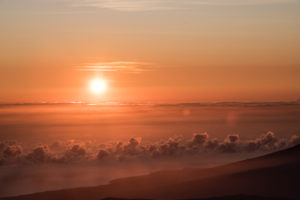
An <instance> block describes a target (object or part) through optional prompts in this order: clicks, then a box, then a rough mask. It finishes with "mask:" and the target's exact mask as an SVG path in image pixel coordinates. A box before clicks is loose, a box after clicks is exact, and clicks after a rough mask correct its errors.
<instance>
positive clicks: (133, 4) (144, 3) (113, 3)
mask: <svg viewBox="0 0 300 200" xmlns="http://www.w3.org/2000/svg"><path fill="white" fill-rule="evenodd" d="M289 2H296V1H295V0H228V1H224V0H77V1H75V3H74V4H73V6H75V7H96V8H107V9H113V10H120V11H149V10H169V9H183V8H190V7H194V6H201V5H213V6H235V5H258V4H277V3H289Z"/></svg>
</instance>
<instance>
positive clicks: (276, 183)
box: [2, 145, 300, 200]
mask: <svg viewBox="0 0 300 200" xmlns="http://www.w3.org/2000/svg"><path fill="white" fill-rule="evenodd" d="M299 169H300V145H297V146H295V147H292V148H289V149H286V150H283V151H279V152H275V153H272V154H268V155H264V156H261V157H258V158H253V159H248V160H244V161H240V162H235V163H232V164H228V165H223V166H218V167H213V168H203V169H201V168H200V169H182V170H173V171H171V170H170V171H159V172H156V173H151V174H149V175H145V176H137V177H130V178H122V179H117V180H114V181H111V183H109V184H107V185H101V186H96V187H86V188H75V189H65V190H59V191H49V192H41V193H36V194H29V195H22V196H16V197H7V198H2V199H3V200H4V199H6V200H66V199H71V200H86V199H88V200H99V199H103V198H106V197H118V198H125V199H126V198H127V199H141V198H142V199H166V200H167V199H205V198H208V199H209V198H210V199H211V200H213V199H222V198H223V199H224V200H227V199H228V200H229V199H233V200H248V199H250V200H251V198H252V199H254V200H261V199H262V200H265V199H268V198H264V196H265V197H269V199H270V200H272V199H275V200H276V198H277V199H300V190H299V188H300V171H299ZM237 194H245V195H242V196H241V195H238V196H235V195H237ZM248 195H249V196H248ZM218 196H219V197H218ZM211 197H214V198H211ZM255 198H256V199H255Z"/></svg>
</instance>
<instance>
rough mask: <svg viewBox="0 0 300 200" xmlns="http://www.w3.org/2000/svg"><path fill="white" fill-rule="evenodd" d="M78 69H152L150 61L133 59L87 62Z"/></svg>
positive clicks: (116, 70) (139, 70)
mask: <svg viewBox="0 0 300 200" xmlns="http://www.w3.org/2000/svg"><path fill="white" fill-rule="evenodd" d="M75 69H76V70H78V71H91V72H93V71H94V72H127V73H141V72H145V71H150V70H152V67H151V64H150V63H144V62H134V61H115V62H96V63H87V64H84V65H82V66H80V67H78V68H75Z"/></svg>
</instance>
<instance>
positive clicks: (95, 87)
mask: <svg viewBox="0 0 300 200" xmlns="http://www.w3.org/2000/svg"><path fill="white" fill-rule="evenodd" d="M106 89H107V84H106V82H105V81H104V80H101V79H94V80H92V81H91V82H90V90H91V91H92V92H93V93H94V94H100V93H103V92H105V91H106Z"/></svg>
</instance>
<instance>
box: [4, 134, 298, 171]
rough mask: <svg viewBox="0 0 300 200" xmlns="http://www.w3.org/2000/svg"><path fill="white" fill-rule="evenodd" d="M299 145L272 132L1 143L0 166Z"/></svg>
mask: <svg viewBox="0 0 300 200" xmlns="http://www.w3.org/2000/svg"><path fill="white" fill-rule="evenodd" d="M297 144H300V137H299V136H296V135H294V136H292V137H290V138H277V137H276V136H275V134H274V133H273V132H271V131H269V132H267V133H264V134H262V135H261V136H259V137H257V138H254V139H252V140H241V139H240V137H239V135H238V134H233V135H228V136H227V137H226V138H224V139H219V138H210V137H209V134H208V133H206V132H204V133H194V134H193V135H192V137H191V138H189V139H185V138H183V137H170V138H168V139H166V140H161V141H156V142H151V143H147V142H144V141H142V138H130V139H129V140H128V141H127V142H111V143H107V144H98V143H97V142H93V141H85V142H80V141H75V140H68V141H57V142H54V143H52V144H41V145H38V146H34V147H32V146H28V145H27V146H26V145H22V144H21V143H19V142H17V141H0V165H2V166H3V165H32V164H34V165H38V164H45V163H56V164H73V163H74V164H75V163H85V162H90V161H93V162H99V163H103V162H106V161H117V162H123V161H155V160H156V159H167V158H176V159H178V158H185V157H189V156H197V155H199V156H201V155H204V154H205V153H215V154H240V153H242V154H251V153H257V154H264V153H268V152H273V151H277V150H281V149H284V148H288V147H292V146H294V145H297Z"/></svg>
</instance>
